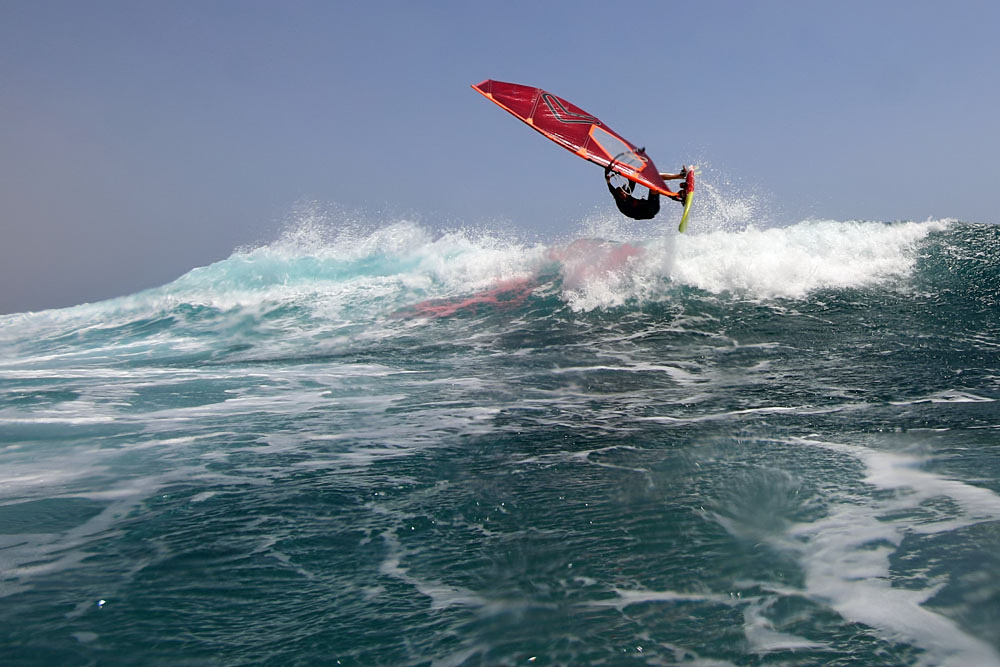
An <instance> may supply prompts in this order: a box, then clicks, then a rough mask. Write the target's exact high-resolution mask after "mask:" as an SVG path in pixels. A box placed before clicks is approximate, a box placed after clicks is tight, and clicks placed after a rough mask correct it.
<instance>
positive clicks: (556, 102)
mask: <svg viewBox="0 0 1000 667" xmlns="http://www.w3.org/2000/svg"><path fill="white" fill-rule="evenodd" d="M542 101H543V102H545V106H547V107H548V108H549V111H550V112H551V113H552V115H553V116H554V117H555V119H556V120H558V121H559V122H560V123H581V124H587V125H600V124H601V121H599V120H597V119H596V118H594V117H593V116H591V115H590V114H589V113H577V112H575V111H570V110H569V109H567V108H566V105H565V104H564V103H563V101H562V100H561V99H559V98H558V97H556V96H555V95H552V94H551V93H545V92H543V93H542Z"/></svg>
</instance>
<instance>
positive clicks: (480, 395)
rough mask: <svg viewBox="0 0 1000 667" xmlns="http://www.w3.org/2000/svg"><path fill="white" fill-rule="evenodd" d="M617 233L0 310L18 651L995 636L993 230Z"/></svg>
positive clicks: (250, 267)
mask: <svg viewBox="0 0 1000 667" xmlns="http://www.w3.org/2000/svg"><path fill="white" fill-rule="evenodd" d="M664 224H666V223H664ZM611 227H613V225H605V228H600V225H597V226H596V228H595V229H593V230H591V231H592V232H593V233H581V234H578V235H576V237H575V238H567V239H566V240H565V241H563V242H559V243H552V242H538V241H529V240H524V239H522V238H519V237H517V236H516V235H504V234H500V233H494V232H491V231H489V230H457V231H451V232H440V231H431V230H429V229H427V228H426V227H424V226H421V225H420V224H416V223H411V222H405V221H385V222H384V223H380V224H375V225H369V226H363V225H357V224H346V223H345V224H338V223H337V221H336V220H327V221H324V222H317V221H312V222H310V221H303V222H302V223H301V224H299V225H297V226H293V228H290V229H289V230H288V231H287V232H286V233H284V234H283V235H282V236H281V237H280V238H279V239H277V240H275V241H274V242H272V243H269V244H266V245H262V246H260V247H256V248H248V249H242V250H238V251H236V252H234V253H233V254H232V256H230V257H229V258H227V259H224V260H222V261H219V262H217V263H214V264H212V265H210V266H205V267H201V268H198V269H195V270H193V271H190V272H189V273H187V274H186V275H183V276H181V277H180V278H178V279H177V280H176V281H174V282H172V283H170V284H168V285H165V286H163V287H160V288H157V289H151V290H147V291H143V292H140V293H137V294H133V295H130V296H126V297H122V298H116V299H113V300H109V301H105V302H101V303H93V304H85V305H80V306H77V307H73V308H68V309H62V310H52V311H45V312H38V313H26V314H15V315H6V316H2V317H0V664H2V665H5V666H9V665H46V666H49V665H74V666H75V665H119V664H122V665H139V664H171V665H177V664H182V665H257V664H263V665H313V664H322V665H583V664H590V665H601V664H604V665H619V664H649V665H672V664H685V665H817V664H824V665H963V666H965V665H978V666H988V665H1000V226H992V225H974V224H965V223H961V222H956V221H950V220H928V221H923V222H887V223H883V222H849V221H823V220H806V221H802V222H798V223H796V224H790V225H787V226H784V227H773V228H766V229H757V228H754V227H752V226H743V227H735V228H729V227H727V226H726V225H718V226H716V227H715V228H713V227H712V226H711V225H705V224H703V223H699V222H698V221H697V220H696V221H695V222H693V223H692V226H691V231H690V233H689V234H686V235H683V236H678V235H676V234H675V233H673V232H672V231H667V230H669V227H670V225H666V226H665V227H663V228H655V229H653V228H640V227H638V226H635V227H631V226H624V225H623V226H622V227H621V228H620V229H617V230H615V229H611Z"/></svg>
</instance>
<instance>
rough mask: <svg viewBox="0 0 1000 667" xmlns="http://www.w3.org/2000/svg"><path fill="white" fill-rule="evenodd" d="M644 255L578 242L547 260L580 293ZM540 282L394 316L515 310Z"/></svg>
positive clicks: (629, 248) (529, 280)
mask: <svg viewBox="0 0 1000 667" xmlns="http://www.w3.org/2000/svg"><path fill="white" fill-rule="evenodd" d="M642 254H643V248H642V247H641V246H636V245H632V244H630V243H622V244H619V243H612V242H609V241H601V240H597V239H579V240H577V241H574V242H573V243H571V244H569V245H568V246H566V247H565V248H551V249H550V250H549V251H548V253H547V257H548V259H549V260H550V261H552V262H554V263H556V264H557V265H558V267H559V269H558V272H559V276H560V280H561V284H562V286H563V287H564V288H566V289H569V290H579V289H581V288H584V287H585V286H586V285H587V284H588V283H592V282H594V281H602V280H607V279H608V278H609V277H610V276H618V277H620V276H622V275H623V274H626V273H627V272H628V271H629V270H630V269H629V267H630V266H631V265H632V264H633V262H634V261H635V260H636V259H637V258H639V257H641V256H642ZM539 283H540V281H539V277H538V276H537V275H533V276H529V277H523V278H511V279H507V280H501V281H498V282H497V283H496V284H495V285H494V286H493V287H490V288H489V289H487V290H484V291H481V292H477V293H475V294H472V295H466V296H459V297H447V298H441V299H429V300H427V301H422V302H420V303H418V304H416V305H413V306H409V307H407V308H403V309H402V310H399V311H397V312H395V313H394V314H393V317H397V318H405V319H415V318H439V317H451V316H454V315H469V314H471V315H476V314H481V313H483V312H485V311H495V310H507V309H510V308H516V307H518V306H520V305H521V304H522V303H524V301H525V300H526V299H527V298H528V297H529V296H531V294H532V293H533V292H534V291H535V289H536V288H538V287H539Z"/></svg>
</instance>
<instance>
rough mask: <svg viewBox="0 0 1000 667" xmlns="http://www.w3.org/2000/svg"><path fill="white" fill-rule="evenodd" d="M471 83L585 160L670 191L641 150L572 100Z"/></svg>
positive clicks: (527, 89)
mask: <svg viewBox="0 0 1000 667" xmlns="http://www.w3.org/2000/svg"><path fill="white" fill-rule="evenodd" d="M472 87H473V88H475V89H476V90H477V91H479V92H480V93H482V94H483V95H485V96H486V97H487V98H489V99H490V100H492V101H493V102H495V103H496V104H498V105H500V106H501V107H503V108H504V109H506V110H507V111H509V112H510V113H512V114H514V115H515V116H517V117H518V118H520V119H521V120H522V121H524V122H525V123H527V124H528V125H530V126H531V127H533V128H535V129H536V130H538V131H539V132H541V133H542V134H544V135H545V136H547V137H548V138H549V139H551V140H552V141H554V142H556V143H557V144H560V145H562V146H563V147H565V148H566V149H567V150H571V151H573V152H574V153H576V154H577V155H579V156H580V157H582V158H583V159H584V160H590V161H591V162H594V163H596V164H599V165H601V166H602V167H607V166H608V165H609V164H612V163H614V167H613V169H614V170H615V171H616V172H618V173H620V174H621V175H622V176H624V177H626V178H628V179H630V180H633V181H635V182H636V183H642V184H643V185H645V186H646V187H648V188H649V189H650V190H653V191H655V192H659V193H662V194H669V193H670V190H669V189H667V184H666V183H665V182H664V181H663V179H662V178H660V173H659V171H657V169H656V165H654V164H653V161H652V160H651V159H650V158H649V156H648V155H646V153H645V152H644V151H642V150H640V149H639V148H636V146H635V145H634V144H632V143H631V142H629V141H628V140H627V139H625V138H624V137H622V136H621V135H620V134H618V133H617V132H615V131H614V130H612V129H611V128H610V127H608V126H607V125H605V124H604V123H602V122H601V121H600V120H599V119H598V118H596V117H595V116H593V115H591V114H589V113H587V112H586V111H584V110H583V109H581V108H580V107H578V106H576V105H575V104H573V103H572V102H568V101H566V100H564V99H562V98H561V97H556V96H555V95H553V94H552V93H548V92H545V91H544V90H542V89H541V88H532V87H530V86H522V85H521V84H518V83H505V82H503V81H493V80H492V79H487V80H486V81H483V82H482V83H478V84H475V85H473V86H472Z"/></svg>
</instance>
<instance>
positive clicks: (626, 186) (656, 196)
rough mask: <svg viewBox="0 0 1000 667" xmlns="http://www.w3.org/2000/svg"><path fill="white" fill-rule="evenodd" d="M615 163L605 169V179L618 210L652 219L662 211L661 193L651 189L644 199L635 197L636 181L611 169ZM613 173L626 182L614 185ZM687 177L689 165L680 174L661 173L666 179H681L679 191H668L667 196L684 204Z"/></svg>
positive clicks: (643, 218)
mask: <svg viewBox="0 0 1000 667" xmlns="http://www.w3.org/2000/svg"><path fill="white" fill-rule="evenodd" d="M613 165H614V163H613V162H612V163H611V164H609V165H608V166H607V167H606V168H605V169H604V180H605V182H607V184H608V190H610V191H611V196H612V197H614V198H615V205H617V206H618V210H619V211H621V212H622V213H623V214H624V215H627V216H628V217H630V218H633V219H635V220H650V219H652V218H654V217H656V214H657V213H659V212H660V193H658V192H654V191H652V190H650V191H649V193H648V194H647V195H646V197H645V198H644V199H638V198H636V197H633V196H632V192H633V190H634V189H635V183H633V182H632V181H630V180H628V179H627V178H625V177H624V176H622V175H621V174H618V173H617V172H615V171H613V170H612V169H611V167H612V166H613ZM612 174H615V175H617V176H618V180H621V181H624V182H623V183H622V184H621V185H617V186H616V185H614V184H613V183H612V182H611V175H612ZM686 177H687V167H682V168H681V173H679V174H666V173H662V174H660V178H662V179H663V180H665V181H676V180H680V181H681V187H680V188H679V191H678V192H670V191H668V192H667V196H668V197H670V198H671V199H673V200H674V201H676V202H680V203H682V204H683V203H684V194H685V190H686V189H687V184H686V183H685V181H684V179H685V178H686Z"/></svg>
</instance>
